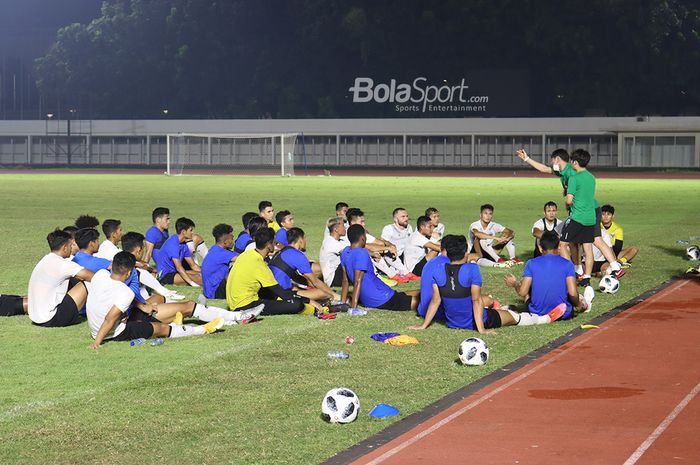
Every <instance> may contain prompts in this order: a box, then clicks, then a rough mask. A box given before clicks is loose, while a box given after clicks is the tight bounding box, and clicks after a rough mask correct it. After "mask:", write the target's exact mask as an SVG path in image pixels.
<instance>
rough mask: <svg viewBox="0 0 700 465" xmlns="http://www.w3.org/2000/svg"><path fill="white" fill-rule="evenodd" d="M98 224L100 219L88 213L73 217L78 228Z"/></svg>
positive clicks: (91, 226)
mask: <svg viewBox="0 0 700 465" xmlns="http://www.w3.org/2000/svg"><path fill="white" fill-rule="evenodd" d="M99 225H100V220H98V219H97V218H95V217H94V216H90V215H80V216H79V217H77V218H76V219H75V227H76V228H78V229H84V228H96V227H98V226H99Z"/></svg>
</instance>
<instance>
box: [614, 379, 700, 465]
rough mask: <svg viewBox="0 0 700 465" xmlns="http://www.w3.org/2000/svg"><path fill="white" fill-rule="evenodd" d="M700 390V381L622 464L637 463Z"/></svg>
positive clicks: (630, 464)
mask: <svg viewBox="0 0 700 465" xmlns="http://www.w3.org/2000/svg"><path fill="white" fill-rule="evenodd" d="M698 392H700V383H698V384H696V385H695V387H694V388H693V390H692V391H690V392H689V393H688V395H687V396H685V397H684V398H683V400H682V401H680V403H679V404H678V405H676V408H674V409H673V411H672V412H671V413H669V414H668V416H667V417H666V418H664V421H662V422H661V424H660V425H659V426H658V427H657V428H656V429H655V430H654V432H652V433H651V434H650V435H649V437H648V438H646V440H645V441H644V442H643V443H642V444H641V445H640V446H639V447H638V448H637V450H636V451H634V453H633V454H632V455H630V457H629V458H628V459H627V461H626V462H625V463H624V465H633V464H635V463H637V460H639V459H640V458H641V457H642V455H644V452H646V451H647V449H649V447H651V445H652V444H654V441H656V440H657V439H658V438H659V436H661V434H662V433H663V432H664V431H665V430H666V428H668V427H669V426H670V425H671V423H672V422H673V420H675V419H676V418H677V417H678V415H680V413H681V412H682V411H683V409H684V408H686V407H687V406H688V404H689V403H690V401H692V400H693V398H694V397H695V396H696V395H697V393H698Z"/></svg>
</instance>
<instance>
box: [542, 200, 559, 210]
mask: <svg viewBox="0 0 700 465" xmlns="http://www.w3.org/2000/svg"><path fill="white" fill-rule="evenodd" d="M547 207H554V208H556V209H559V207H557V204H556V203H554V202H552V201H551V200H550V201H549V202H547V203H545V204H544V207H542V210H546V209H547Z"/></svg>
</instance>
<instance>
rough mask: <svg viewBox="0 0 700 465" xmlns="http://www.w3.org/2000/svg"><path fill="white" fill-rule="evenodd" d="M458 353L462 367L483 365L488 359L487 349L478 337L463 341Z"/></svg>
mask: <svg viewBox="0 0 700 465" xmlns="http://www.w3.org/2000/svg"><path fill="white" fill-rule="evenodd" d="M458 352H459V359H460V360H461V362H462V363H463V364H464V365H483V364H484V363H486V361H487V360H488V359H489V347H488V346H487V345H486V343H485V342H484V341H482V340H481V339H479V338H478V337H470V338H469V339H465V340H463V341H462V343H461V344H460V345H459V351H458Z"/></svg>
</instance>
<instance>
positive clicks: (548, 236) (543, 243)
mask: <svg viewBox="0 0 700 465" xmlns="http://www.w3.org/2000/svg"><path fill="white" fill-rule="evenodd" d="M540 247H542V250H556V249H557V248H558V247H559V234H557V233H556V232H554V231H545V232H543V233H542V237H540Z"/></svg>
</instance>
